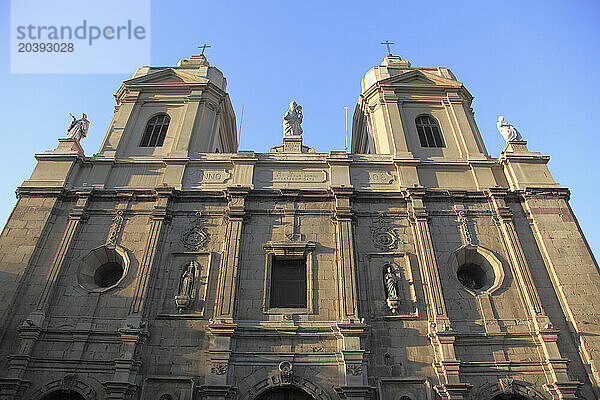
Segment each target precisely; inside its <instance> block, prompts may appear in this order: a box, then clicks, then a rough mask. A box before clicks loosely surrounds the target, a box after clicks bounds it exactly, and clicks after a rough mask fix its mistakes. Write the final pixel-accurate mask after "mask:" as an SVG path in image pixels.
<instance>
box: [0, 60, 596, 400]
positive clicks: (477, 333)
mask: <svg viewBox="0 0 600 400" xmlns="http://www.w3.org/2000/svg"><path fill="white" fill-rule="evenodd" d="M115 98H116V102H117V104H116V107H115V114H114V118H113V120H112V121H111V123H110V126H109V128H108V132H107V134H106V137H105V139H104V142H103V143H102V145H101V148H100V150H99V152H98V153H97V154H94V155H93V156H85V155H84V152H83V149H82V147H81V144H80V139H81V138H83V137H84V136H85V133H86V130H87V125H86V124H85V122H86V121H87V120H86V121H83V120H79V121H80V122H81V121H83V122H82V123H79V122H77V121H74V125H73V126H79V128H78V129H79V131H77V132H76V133H74V134H73V135H70V136H69V137H68V138H66V139H59V144H58V147H57V148H56V149H54V150H49V151H46V152H44V153H41V154H36V156H35V157H36V159H37V162H38V164H37V167H36V168H35V170H34V171H33V173H32V175H31V177H30V178H29V179H27V180H26V181H24V182H23V184H22V185H21V186H20V187H19V188H18V189H17V198H18V200H17V204H16V206H15V208H14V210H13V212H12V214H11V215H10V217H9V219H8V222H7V223H6V226H5V227H4V230H3V231H2V234H1V235H0V257H1V262H0V290H1V292H0V293H1V300H2V301H0V318H1V320H0V399H2V400H8V399H23V400H53V399H78V400H81V399H85V400H109V399H110V400H116V399H131V400H138V399H143V400H146V399H156V400H193V399H206V400H219V399H221V400H224V399H240V400H255V399H256V400H276V399H282V400H283V399H285V400H300V399H315V400H337V399H352V400H363V399H365V400H366V399H380V400H434V399H444V400H459V399H478V400H479V399H481V400H506V399H520V400H523V399H526V400H542V399H544V400H550V399H552V400H559V399H586V400H592V399H597V398H600V386H599V385H600V325H599V323H598V321H600V300H599V299H598V292H599V291H600V273H599V270H598V266H597V264H596V261H595V259H594V256H593V254H592V253H591V251H590V249H589V247H588V245H587V242H586V240H585V238H584V236H583V233H582V231H581V229H580V227H579V225H578V223H577V220H576V218H575V216H574V214H573V212H572V210H571V208H570V206H569V190H568V189H566V188H564V187H562V186H561V185H559V184H558V183H556V182H555V181H554V180H553V178H552V176H551V174H550V172H549V170H548V168H547V162H548V161H549V157H547V156H543V155H541V154H540V153H537V152H532V151H530V150H528V148H527V146H526V142H525V141H524V140H523V139H522V138H521V137H520V136H519V135H518V133H516V130H514V131H510V132H511V135H512V136H510V138H508V137H507V144H506V147H505V148H504V150H503V151H502V153H501V155H500V157H498V158H494V157H491V156H490V155H489V154H488V153H487V151H486V148H485V145H484V143H483V140H482V138H481V135H480V133H479V131H478V128H477V124H476V123H475V120H474V116H473V112H472V109H471V102H472V96H471V94H470V93H469V92H468V91H467V89H466V88H465V87H464V85H463V84H462V83H460V82H459V81H458V80H457V79H456V77H455V76H454V75H453V73H452V72H451V71H450V70H448V69H447V68H443V67H438V68H415V67H412V66H411V64H410V63H409V62H408V61H406V60H402V59H401V58H399V57H396V56H393V55H388V56H387V57H385V59H384V60H383V62H382V64H381V65H379V66H376V67H374V68H373V69H371V70H370V71H369V72H367V74H366V75H365V77H364V78H363V80H362V93H361V94H360V96H359V99H358V102H357V106H356V109H355V113H354V117H353V124H352V151H351V152H350V153H347V152H339V151H331V152H329V153H317V152H315V151H314V149H312V148H311V147H309V146H308V145H307V144H305V143H303V141H302V135H301V134H298V133H301V132H302V131H301V128H300V123H301V120H302V118H301V117H302V114H301V108H298V105H297V104H295V103H294V105H290V111H288V113H286V124H288V125H286V132H287V134H286V135H285V136H283V142H282V144H280V145H277V146H274V147H273V148H272V149H271V151H270V152H268V153H256V152H253V151H238V143H237V132H236V124H235V115H234V111H233V107H232V105H231V102H230V100H229V97H228V95H227V92H226V80H225V78H224V76H223V74H222V73H221V72H220V71H219V70H218V69H217V68H215V67H213V66H211V65H209V63H208V61H207V60H206V58H205V57H204V56H192V57H190V58H189V59H186V60H182V61H180V62H179V63H178V64H177V66H173V67H143V68H140V69H138V70H137V71H136V73H135V74H134V75H133V77H132V78H131V79H129V80H127V81H125V82H123V84H122V86H121V87H120V89H119V90H118V91H117V93H116V95H115ZM502 124H503V125H501V124H500V122H499V129H501V130H502V129H511V128H512V127H511V126H510V125H508V124H506V123H502ZM299 129H300V130H299ZM524 136H525V137H526V133H525V135H524Z"/></svg>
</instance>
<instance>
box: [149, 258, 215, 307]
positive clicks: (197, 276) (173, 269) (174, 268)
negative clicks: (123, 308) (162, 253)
mask: <svg viewBox="0 0 600 400" xmlns="http://www.w3.org/2000/svg"><path fill="white" fill-rule="evenodd" d="M214 259H215V257H213V253H209V252H193V251H189V252H173V253H170V257H167V263H166V267H167V268H165V269H164V270H162V271H161V272H160V278H159V280H160V281H162V283H163V287H162V294H161V299H162V306H161V312H160V314H159V315H158V316H157V318H167V319H172V318H204V314H205V310H206V298H207V294H208V292H209V287H208V285H209V283H210V282H211V280H210V279H209V278H210V274H211V270H212V269H213V264H214V263H215V260H214ZM161 261H162V260H161ZM192 263H193V264H194V267H193V268H191V269H190V264H192ZM186 274H187V276H186ZM186 278H187V282H186V283H185V284H184V283H183V280H184V279H186ZM190 281H193V282H192V283H191V284H190V283H189V282H190ZM182 285H183V286H187V287H189V289H188V290H186V295H185V296H182V294H183V293H181V291H182ZM182 305H185V306H184V307H181V306H182Z"/></svg>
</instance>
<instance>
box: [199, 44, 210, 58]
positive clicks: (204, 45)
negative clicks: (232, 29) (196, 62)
mask: <svg viewBox="0 0 600 400" xmlns="http://www.w3.org/2000/svg"><path fill="white" fill-rule="evenodd" d="M207 47H210V45H208V44H206V43H204V44H203V45H202V46H198V48H199V49H202V53H200V55H203V54H204V50H206V48H207Z"/></svg>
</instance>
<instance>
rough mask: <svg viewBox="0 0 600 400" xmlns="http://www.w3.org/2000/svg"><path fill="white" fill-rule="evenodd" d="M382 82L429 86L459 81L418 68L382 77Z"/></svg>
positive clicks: (456, 83) (455, 83) (453, 83)
mask: <svg viewBox="0 0 600 400" xmlns="http://www.w3.org/2000/svg"><path fill="white" fill-rule="evenodd" d="M381 83H383V84H387V85H393V84H402V85H429V86H439V85H443V86H447V85H452V86H460V85H461V83H460V82H457V81H454V80H452V79H447V78H442V77H441V76H438V75H435V74H432V73H428V72H423V71H419V70H412V71H408V72H405V73H403V74H400V75H396V76H392V77H390V78H387V79H384V80H383V81H381Z"/></svg>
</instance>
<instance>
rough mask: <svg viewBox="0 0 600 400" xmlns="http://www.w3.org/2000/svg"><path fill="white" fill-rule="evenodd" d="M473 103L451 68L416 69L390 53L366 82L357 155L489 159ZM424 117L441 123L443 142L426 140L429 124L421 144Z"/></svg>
mask: <svg viewBox="0 0 600 400" xmlns="http://www.w3.org/2000/svg"><path fill="white" fill-rule="evenodd" d="M472 100H473V96H472V95H471V94H470V93H469V91H468V90H467V89H466V88H465V87H464V85H463V84H462V83H461V82H458V81H457V80H456V77H455V76H454V74H452V72H451V71H450V70H449V69H448V68H445V67H438V68H413V67H411V64H410V62H409V61H407V60H403V59H401V58H400V57H398V56H394V55H391V54H390V55H388V56H386V57H385V58H384V60H383V62H382V63H381V65H379V66H376V67H373V68H372V69H371V70H369V71H368V72H367V73H366V75H365V77H364V78H363V79H362V93H361V95H360V96H359V99H358V104H357V106H356V109H355V111H354V118H353V124H352V152H353V153H367V154H368V153H375V154H392V155H393V156H395V157H397V158H415V159H432V160H435V159H441V158H444V159H457V160H467V159H468V160H485V159H487V158H488V154H487V151H486V149H485V145H484V144H483V140H482V139H481V135H480V134H479V130H478V129H477V125H476V124H475V120H474V117H473V112H472V110H471V101H472ZM422 116H427V117H428V118H427V120H426V122H427V124H426V125H437V129H438V131H439V133H440V135H441V141H439V142H436V141H433V142H432V143H428V142H427V139H428V135H429V134H430V132H429V131H428V129H429V128H430V127H429V126H426V127H425V130H424V131H423V134H424V137H423V139H425V142H423V141H421V140H420V139H421V138H420V136H419V132H418V129H417V126H416V124H415V121H416V120H418V119H419V118H420V117H422ZM434 134H435V133H434ZM431 138H433V137H429V139H431ZM423 144H424V145H425V146H423Z"/></svg>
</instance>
